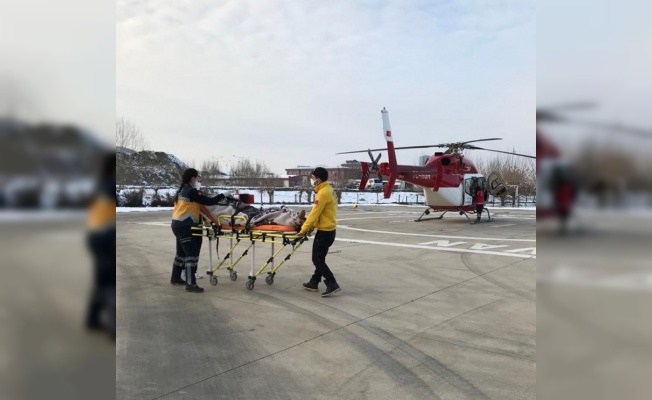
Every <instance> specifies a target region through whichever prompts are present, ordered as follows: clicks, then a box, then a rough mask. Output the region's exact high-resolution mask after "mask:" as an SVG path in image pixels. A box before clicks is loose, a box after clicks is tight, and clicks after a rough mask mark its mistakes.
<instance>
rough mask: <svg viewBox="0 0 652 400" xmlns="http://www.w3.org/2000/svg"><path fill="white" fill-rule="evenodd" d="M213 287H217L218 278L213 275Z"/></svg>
mask: <svg viewBox="0 0 652 400" xmlns="http://www.w3.org/2000/svg"><path fill="white" fill-rule="evenodd" d="M211 285H213V286H216V285H217V276H215V275H211Z"/></svg>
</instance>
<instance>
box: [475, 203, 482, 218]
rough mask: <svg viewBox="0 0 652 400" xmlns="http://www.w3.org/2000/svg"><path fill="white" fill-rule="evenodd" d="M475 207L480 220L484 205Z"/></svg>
mask: <svg viewBox="0 0 652 400" xmlns="http://www.w3.org/2000/svg"><path fill="white" fill-rule="evenodd" d="M475 207H476V212H477V215H478V219H480V217H481V216H482V210H483V209H484V204H477V203H476V205H475Z"/></svg>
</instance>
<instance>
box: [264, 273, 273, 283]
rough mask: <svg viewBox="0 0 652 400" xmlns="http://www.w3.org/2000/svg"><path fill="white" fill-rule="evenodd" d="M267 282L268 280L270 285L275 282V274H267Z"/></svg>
mask: <svg viewBox="0 0 652 400" xmlns="http://www.w3.org/2000/svg"><path fill="white" fill-rule="evenodd" d="M265 282H266V283H267V284H268V285H271V284H273V283H274V275H267V278H265Z"/></svg>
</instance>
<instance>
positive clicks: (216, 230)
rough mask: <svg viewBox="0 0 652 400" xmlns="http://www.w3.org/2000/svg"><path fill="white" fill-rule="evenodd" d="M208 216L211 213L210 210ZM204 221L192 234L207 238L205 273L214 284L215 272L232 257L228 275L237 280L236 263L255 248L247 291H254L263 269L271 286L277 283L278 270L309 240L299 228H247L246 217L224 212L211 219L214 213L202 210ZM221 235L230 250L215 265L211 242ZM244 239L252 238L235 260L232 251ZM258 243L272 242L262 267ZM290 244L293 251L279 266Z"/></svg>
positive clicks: (216, 280)
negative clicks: (279, 229)
mask: <svg viewBox="0 0 652 400" xmlns="http://www.w3.org/2000/svg"><path fill="white" fill-rule="evenodd" d="M206 211H207V210H206ZM207 215H210V213H209V214H207ZM225 220H226V221H227V222H228V223H227V224H223V223H222V221H225ZM235 221H242V222H244V224H243V225H242V226H240V225H236V224H234V222H235ZM202 222H203V223H202V226H197V227H193V228H192V229H193V236H201V237H207V238H208V241H209V252H208V256H209V263H210V269H209V270H207V271H206V273H207V274H208V275H209V276H210V283H211V285H213V286H216V285H217V284H218V278H217V275H215V272H217V271H218V270H220V269H222V268H223V267H224V264H225V263H226V262H227V260H231V261H230V262H229V264H228V266H227V267H226V269H227V270H228V271H229V278H230V279H231V280H232V281H236V280H237V279H238V273H237V271H235V266H236V265H237V264H238V263H239V262H240V261H241V260H242V259H243V258H244V257H245V256H246V255H247V254H248V253H249V250H251V251H252V259H251V270H250V271H249V275H248V276H247V282H246V283H245V287H246V288H247V289H248V290H253V289H254V286H255V282H256V278H257V277H258V276H259V275H261V274H263V273H264V272H266V273H267V277H266V278H265V283H267V284H268V285H272V284H273V283H274V277H275V276H276V272H277V271H278V269H279V268H281V266H282V265H283V264H285V263H286V262H287V261H288V260H289V259H290V258H291V257H292V255H293V254H294V253H295V252H296V251H297V250H298V249H299V247H301V245H302V244H303V243H304V242H306V241H307V240H308V236H298V232H296V231H267V230H257V229H255V227H254V228H246V222H247V219H246V218H245V217H243V216H237V215H236V216H232V215H228V214H223V215H218V217H217V220H215V219H214V218H212V216H211V217H207V216H206V214H204V213H202ZM225 226H228V227H229V228H228V229H225ZM220 237H222V238H227V239H229V251H228V252H227V255H226V256H225V257H224V258H223V259H222V261H220V262H219V263H217V264H213V244H212V242H213V240H219V238H220ZM242 241H249V245H248V246H247V248H246V249H245V251H244V252H243V253H242V254H241V255H240V256H239V257H238V259H237V260H235V261H233V254H234V252H235V249H236V247H238V245H239V244H240V242H242ZM234 242H235V244H234ZM256 243H270V244H271V245H272V246H271V256H270V257H269V258H268V259H267V261H266V262H265V264H263V265H262V266H261V267H259V268H256ZM277 244H278V245H280V248H279V249H278V250H275V245H277ZM287 245H291V246H292V251H291V252H289V253H288V254H287V255H286V256H285V258H284V259H283V260H282V261H281V262H280V263H279V264H278V265H275V259H276V258H277V256H278V255H279V254H280V253H281V251H283V249H284V248H285V247H286V246H287ZM216 253H217V250H216ZM218 257H219V254H218ZM270 266H271V267H270ZM268 267H270V268H269V270H267V269H268Z"/></svg>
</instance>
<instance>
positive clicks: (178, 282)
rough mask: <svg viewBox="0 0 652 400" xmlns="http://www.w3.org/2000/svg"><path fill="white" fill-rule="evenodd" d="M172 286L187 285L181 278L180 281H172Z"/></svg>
mask: <svg viewBox="0 0 652 400" xmlns="http://www.w3.org/2000/svg"><path fill="white" fill-rule="evenodd" d="M170 284H172V285H185V284H186V281H184V280H183V279H181V278H179V279H171V280H170Z"/></svg>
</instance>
